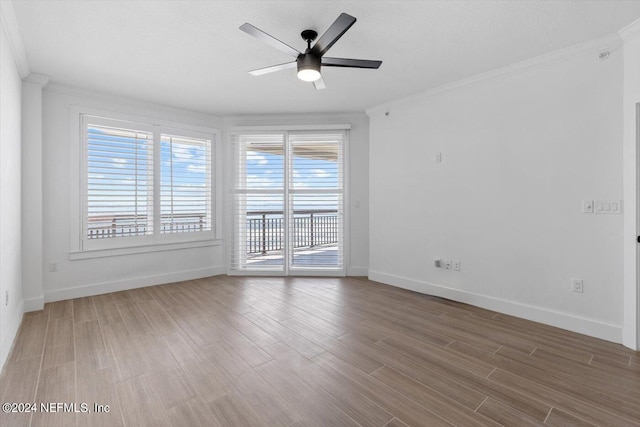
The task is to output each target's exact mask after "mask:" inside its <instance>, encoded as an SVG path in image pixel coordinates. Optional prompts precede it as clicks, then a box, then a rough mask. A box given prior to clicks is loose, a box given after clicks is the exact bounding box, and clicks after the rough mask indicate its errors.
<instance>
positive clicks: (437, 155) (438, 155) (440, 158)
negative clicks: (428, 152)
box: [433, 153, 442, 163]
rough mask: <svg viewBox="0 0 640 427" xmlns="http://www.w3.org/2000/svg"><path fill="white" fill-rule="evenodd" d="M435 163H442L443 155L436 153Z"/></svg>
mask: <svg viewBox="0 0 640 427" xmlns="http://www.w3.org/2000/svg"><path fill="white" fill-rule="evenodd" d="M433 161H434V162H436V163H442V153H436V155H435V157H434V159H433Z"/></svg>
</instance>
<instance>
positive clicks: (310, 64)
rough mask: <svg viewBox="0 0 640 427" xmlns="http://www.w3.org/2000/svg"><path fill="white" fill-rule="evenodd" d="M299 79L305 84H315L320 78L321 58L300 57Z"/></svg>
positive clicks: (308, 55) (310, 55)
mask: <svg viewBox="0 0 640 427" xmlns="http://www.w3.org/2000/svg"><path fill="white" fill-rule="evenodd" d="M297 62H298V78H299V79H300V80H302V81H305V82H315V81H316V80H318V79H319V78H320V77H321V76H320V58H318V57H316V56H314V55H312V54H309V53H307V54H305V55H300V56H298V60H297Z"/></svg>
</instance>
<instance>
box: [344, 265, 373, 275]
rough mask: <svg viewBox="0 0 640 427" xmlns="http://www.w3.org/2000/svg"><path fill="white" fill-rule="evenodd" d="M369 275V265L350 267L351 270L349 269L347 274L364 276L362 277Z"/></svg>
mask: <svg viewBox="0 0 640 427" xmlns="http://www.w3.org/2000/svg"><path fill="white" fill-rule="evenodd" d="M368 275H369V268H368V267H358V266H355V267H349V270H348V271H347V276H362V277H367V276H368Z"/></svg>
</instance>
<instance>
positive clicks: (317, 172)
mask: <svg viewBox="0 0 640 427" xmlns="http://www.w3.org/2000/svg"><path fill="white" fill-rule="evenodd" d="M311 173H313V176H314V177H316V178H329V177H330V176H331V174H330V173H329V172H327V171H326V170H324V169H312V170H311Z"/></svg>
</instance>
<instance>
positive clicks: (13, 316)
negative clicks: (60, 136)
mask: <svg viewBox="0 0 640 427" xmlns="http://www.w3.org/2000/svg"><path fill="white" fill-rule="evenodd" d="M21 90H22V80H21V78H20V74H19V72H18V68H17V66H16V62H15V59H14V56H13V54H12V49H11V46H10V45H9V40H8V36H7V34H6V33H5V31H4V27H3V26H2V25H0V367H1V366H3V365H4V362H5V360H6V358H7V355H8V354H9V350H10V349H11V345H12V343H13V339H14V337H15V334H16V332H17V330H18V326H19V324H20V320H21V319H22V283H21V280H22V279H21V273H22V265H21V262H22V261H21V254H22V248H21V235H20V225H21V218H20V211H21V206H20V204H21V201H20V191H21V189H20V182H21V181H20V174H21V172H20V138H21V136H20V126H21V119H20V110H21ZM7 293H8V296H9V300H8V303H6V299H5V298H6V295H7Z"/></svg>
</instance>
